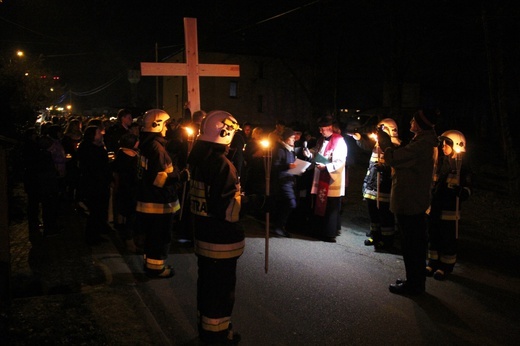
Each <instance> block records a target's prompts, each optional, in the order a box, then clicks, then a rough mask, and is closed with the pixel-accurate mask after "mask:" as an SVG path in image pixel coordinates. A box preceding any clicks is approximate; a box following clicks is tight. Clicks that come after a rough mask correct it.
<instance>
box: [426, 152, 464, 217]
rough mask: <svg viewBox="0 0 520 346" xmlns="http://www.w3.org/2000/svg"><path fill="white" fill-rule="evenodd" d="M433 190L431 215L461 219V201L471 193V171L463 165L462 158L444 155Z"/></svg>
mask: <svg viewBox="0 0 520 346" xmlns="http://www.w3.org/2000/svg"><path fill="white" fill-rule="evenodd" d="M436 180H437V181H436V182H435V185H434V187H433V191H432V202H431V207H430V211H429V214H430V217H431V218H433V219H436V220H453V221H455V220H459V219H460V201H465V200H467V199H468V197H469V196H470V195H471V189H470V185H471V184H470V182H471V177H470V174H469V172H468V171H467V170H466V169H465V167H463V166H462V160H456V159H455V158H452V157H446V156H444V157H443V160H442V164H441V165H439V170H438V173H437V176H436Z"/></svg>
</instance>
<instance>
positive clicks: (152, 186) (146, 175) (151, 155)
mask: <svg viewBox="0 0 520 346" xmlns="http://www.w3.org/2000/svg"><path fill="white" fill-rule="evenodd" d="M165 144H166V139H164V138H163V137H162V136H161V135H160V134H159V133H153V132H142V133H141V138H140V144H139V151H140V153H141V167H142V177H141V181H140V183H139V189H138V191H137V207H136V210H137V211H138V212H141V213H145V214H170V213H175V212H176V211H178V210H179V209H180V204H179V198H178V196H177V193H176V189H177V183H178V181H179V172H178V170H175V169H174V167H173V165H172V160H171V159H170V156H169V155H168V152H167V151H166V149H165Z"/></svg>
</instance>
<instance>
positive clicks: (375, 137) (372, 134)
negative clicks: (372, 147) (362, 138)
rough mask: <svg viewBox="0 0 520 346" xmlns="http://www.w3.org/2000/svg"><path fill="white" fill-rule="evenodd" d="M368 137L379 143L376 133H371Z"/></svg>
mask: <svg viewBox="0 0 520 346" xmlns="http://www.w3.org/2000/svg"><path fill="white" fill-rule="evenodd" d="M368 137H370V138H371V139H373V140H374V141H377V134H375V133H371V134H369V135H368Z"/></svg>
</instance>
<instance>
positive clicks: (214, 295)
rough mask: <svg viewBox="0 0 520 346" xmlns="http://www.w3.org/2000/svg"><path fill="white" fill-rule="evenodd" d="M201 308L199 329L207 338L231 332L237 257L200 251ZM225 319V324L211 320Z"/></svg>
mask: <svg viewBox="0 0 520 346" xmlns="http://www.w3.org/2000/svg"><path fill="white" fill-rule="evenodd" d="M197 258H198V267H199V277H198V280H197V309H198V312H199V318H200V321H199V333H200V335H201V337H202V338H204V339H205V340H212V339H213V340H218V339H221V338H223V337H225V336H226V335H227V329H228V326H229V319H230V318H231V313H232V311H233V306H234V305H235V285H236V269H237V260H238V257H235V258H227V259H214V258H208V257H205V256H201V255H197ZM219 319H220V320H221V324H218V323H217V322H213V324H211V323H208V321H209V320H213V321H215V320H219Z"/></svg>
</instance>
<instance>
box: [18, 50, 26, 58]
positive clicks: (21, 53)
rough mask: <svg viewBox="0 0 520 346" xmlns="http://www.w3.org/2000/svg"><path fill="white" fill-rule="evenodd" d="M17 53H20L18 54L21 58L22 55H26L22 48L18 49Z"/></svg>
mask: <svg viewBox="0 0 520 346" xmlns="http://www.w3.org/2000/svg"><path fill="white" fill-rule="evenodd" d="M16 55H18V56H19V57H20V58H21V57H22V56H24V55H25V54H24V53H23V51H21V50H17V51H16Z"/></svg>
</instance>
